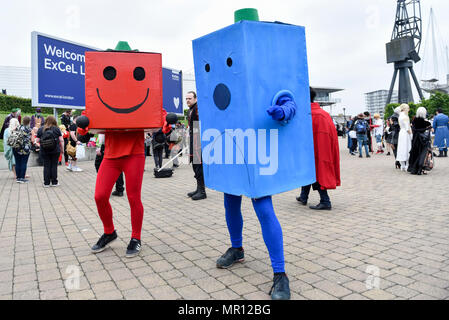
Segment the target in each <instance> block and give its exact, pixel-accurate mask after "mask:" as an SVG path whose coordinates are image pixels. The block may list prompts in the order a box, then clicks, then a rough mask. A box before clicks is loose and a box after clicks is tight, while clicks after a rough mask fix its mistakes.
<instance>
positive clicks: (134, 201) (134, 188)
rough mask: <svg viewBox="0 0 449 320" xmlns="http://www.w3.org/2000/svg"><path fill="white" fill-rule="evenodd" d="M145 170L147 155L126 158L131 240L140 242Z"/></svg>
mask: <svg viewBox="0 0 449 320" xmlns="http://www.w3.org/2000/svg"><path fill="white" fill-rule="evenodd" d="M144 169H145V155H144V154H140V155H131V156H129V157H126V160H125V162H124V165H123V172H124V173H125V177H126V179H125V182H126V193H127V195H128V201H129V206H130V207H131V225H132V235H131V238H135V239H138V240H140V234H141V231H142V222H143V205H142V199H141V191H142V180H143V171H144Z"/></svg>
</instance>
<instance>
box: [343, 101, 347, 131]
mask: <svg viewBox="0 0 449 320" xmlns="http://www.w3.org/2000/svg"><path fill="white" fill-rule="evenodd" d="M343 121H344V122H343V128H345V130H343V137H346V108H345V107H343Z"/></svg>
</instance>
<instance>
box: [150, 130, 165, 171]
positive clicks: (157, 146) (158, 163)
mask: <svg viewBox="0 0 449 320" xmlns="http://www.w3.org/2000/svg"><path fill="white" fill-rule="evenodd" d="M166 142H167V137H166V136H165V133H163V132H162V129H159V130H158V131H156V132H153V134H152V136H151V146H152V148H153V157H154V165H155V167H156V169H160V168H161V167H162V162H163V153H164V146H165V144H166Z"/></svg>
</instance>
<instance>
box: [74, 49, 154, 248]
mask: <svg viewBox="0 0 449 320" xmlns="http://www.w3.org/2000/svg"><path fill="white" fill-rule="evenodd" d="M119 44H120V43H119ZM84 114H85V115H86V116H87V118H88V121H87V119H84V120H85V121H86V122H88V124H89V126H88V128H79V130H78V131H79V133H81V134H85V133H87V130H92V129H94V130H95V131H96V132H104V133H105V153H104V159H103V161H102V163H101V166H100V169H99V171H98V175H97V181H96V185H95V202H96V204H97V209H98V213H99V216H100V219H101V221H102V222H103V227H104V233H105V235H110V234H112V233H114V231H115V229H114V223H113V218H112V216H113V215H112V208H111V204H110V203H109V197H110V195H111V191H112V188H113V186H114V184H115V181H116V180H117V178H118V176H119V175H120V173H121V172H124V173H125V178H126V179H125V180H126V190H127V196H128V201H129V204H130V207H131V224H132V235H131V238H132V239H137V240H139V241H140V238H141V229H142V221H143V212H144V210H143V205H142V201H141V189H142V180H143V172H144V167H145V154H144V152H145V151H144V150H145V147H144V139H145V136H144V129H150V128H160V127H162V125H163V110H162V57H161V54H159V53H140V52H132V51H104V52H86V111H85V113H84ZM100 241H101V238H100ZM100 241H99V242H98V243H97V246H98V245H99V243H100ZM101 245H102V244H100V248H99V249H98V248H97V249H98V250H97V249H95V250H96V251H94V252H100V250H101V249H103V247H104V243H103V247H101ZM139 245H140V242H139ZM93 250H94V248H93ZM139 250H140V247H139Z"/></svg>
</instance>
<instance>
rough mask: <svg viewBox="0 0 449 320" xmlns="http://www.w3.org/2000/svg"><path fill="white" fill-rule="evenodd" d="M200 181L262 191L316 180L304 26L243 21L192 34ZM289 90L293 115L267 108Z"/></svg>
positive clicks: (236, 191) (233, 190)
mask: <svg viewBox="0 0 449 320" xmlns="http://www.w3.org/2000/svg"><path fill="white" fill-rule="evenodd" d="M193 56H194V63H195V78H196V87H197V96H198V110H199V118H200V127H201V140H202V141H201V147H202V158H203V169H204V178H205V183H206V186H207V187H208V188H211V189H214V190H218V191H222V192H225V193H229V194H233V195H246V196H248V197H251V198H260V197H263V196H267V195H273V194H277V193H281V192H285V191H289V190H292V189H295V188H298V187H301V186H304V185H308V184H311V183H314V182H315V181H316V179H315V160H314V148H313V132H312V118H311V111H310V93H309V77H308V67H307V52H306V41H305V30H304V28H303V27H299V26H294V25H287V24H280V23H268V22H254V21H241V22H238V23H236V24H233V25H231V26H229V27H226V28H224V29H221V30H218V31H216V32H213V33H211V34H208V35H206V36H203V37H201V38H199V39H196V40H194V41H193ZM283 90H288V91H290V92H291V93H292V94H293V97H294V101H295V103H296V105H297V110H296V115H295V117H294V118H293V119H292V120H290V121H288V122H285V121H275V120H273V119H272V117H271V116H269V115H268V113H267V111H266V110H267V109H268V108H269V107H270V106H272V105H274V103H273V99H274V97H275V96H276V95H277V94H278V93H279V92H281V91H283Z"/></svg>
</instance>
